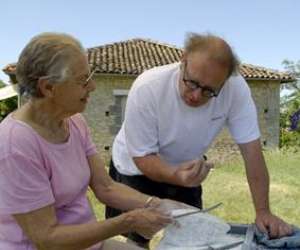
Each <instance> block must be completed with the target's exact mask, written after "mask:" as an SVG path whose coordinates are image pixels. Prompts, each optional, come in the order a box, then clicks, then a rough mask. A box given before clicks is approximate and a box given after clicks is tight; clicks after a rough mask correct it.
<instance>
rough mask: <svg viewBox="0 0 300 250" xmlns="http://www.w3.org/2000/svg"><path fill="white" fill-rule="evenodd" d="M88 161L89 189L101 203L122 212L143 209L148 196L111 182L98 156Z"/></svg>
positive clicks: (91, 157)
mask: <svg viewBox="0 0 300 250" xmlns="http://www.w3.org/2000/svg"><path fill="white" fill-rule="evenodd" d="M88 161H89V165H90V169H91V181H90V187H91V189H92V190H93V192H94V193H95V195H96V197H97V198H98V199H99V200H100V201H101V202H103V203H104V204H107V205H109V206H111V207H115V208H118V209H121V210H124V211H126V210H131V209H135V208H143V207H145V204H146V202H147V200H148V199H149V196H148V195H145V194H142V193H140V192H138V191H136V190H134V189H133V188H130V187H128V186H126V185H123V184H121V183H118V182H115V181H114V180H112V179H111V177H110V176H109V175H108V174H107V171H106V170H105V168H104V164H103V161H102V159H101V157H100V155H99V154H95V155H92V156H90V157H88Z"/></svg>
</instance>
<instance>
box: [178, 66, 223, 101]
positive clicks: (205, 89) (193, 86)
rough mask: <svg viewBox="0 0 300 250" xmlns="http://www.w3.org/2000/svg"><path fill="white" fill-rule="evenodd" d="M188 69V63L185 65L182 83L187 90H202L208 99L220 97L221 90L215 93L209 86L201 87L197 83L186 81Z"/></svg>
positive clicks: (202, 93)
mask: <svg viewBox="0 0 300 250" xmlns="http://www.w3.org/2000/svg"><path fill="white" fill-rule="evenodd" d="M186 68H187V62H185V63H184V68H183V73H182V74H183V76H182V81H183V83H184V84H185V86H186V87H187V88H189V89H190V90H192V91H195V90H196V89H201V95H202V96H204V97H207V98H212V97H217V96H218V95H219V93H220V91H221V89H220V90H219V91H215V90H213V89H211V88H209V87H207V86H203V85H201V84H200V83H199V82H197V81H194V80H189V79H186V78H185V75H186Z"/></svg>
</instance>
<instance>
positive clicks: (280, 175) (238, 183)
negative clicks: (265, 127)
mask: <svg viewBox="0 0 300 250" xmlns="http://www.w3.org/2000/svg"><path fill="white" fill-rule="evenodd" d="M265 157H266V161H267V166H268V169H269V173H270V179H271V186H270V203H271V208H272V211H273V212H274V213H275V214H277V215H279V216H280V217H282V218H283V219H284V220H286V221H287V222H289V223H293V224H296V225H298V226H300V212H299V211H300V210H299V208H300V154H299V153H293V152H291V151H268V152H265ZM89 197H90V199H91V202H92V205H93V208H94V211H95V213H96V216H97V218H98V219H99V220H103V218H104V211H103V205H102V204H100V203H99V202H97V200H96V199H95V197H94V196H93V195H92V194H91V192H89ZM203 200H204V206H205V207H208V206H211V205H214V204H216V203H218V202H223V206H222V207H219V208H218V209H216V210H215V211H214V212H212V213H213V214H215V215H216V216H218V217H220V218H223V219H224V220H226V221H228V222H235V223H252V222H253V221H254V210H253V205H252V201H251V197H250V193H249V189H248V184H247V180H246V176H245V170H244V166H243V163H242V161H241V159H236V160H234V161H231V162H227V163H224V164H222V165H217V166H216V169H215V170H214V171H213V172H212V173H211V174H210V176H209V177H208V178H207V180H206V181H205V182H204V184H203Z"/></svg>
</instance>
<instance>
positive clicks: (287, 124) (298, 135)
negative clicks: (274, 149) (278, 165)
mask: <svg viewBox="0 0 300 250" xmlns="http://www.w3.org/2000/svg"><path fill="white" fill-rule="evenodd" d="M282 64H283V65H284V67H285V69H286V70H287V71H288V72H289V73H290V74H292V75H293V76H294V77H295V78H296V79H297V81H295V82H293V83H288V84H283V85H282V87H281V88H282V90H288V94H287V95H285V96H283V97H282V98H281V101H280V132H281V133H280V146H281V147H290V146H296V147H299V148H300V128H299V127H300V126H299V123H298V122H297V119H296V123H298V126H297V124H296V127H297V129H293V130H292V129H291V127H292V125H294V124H292V120H291V118H292V116H293V114H295V113H296V112H297V111H299V110H300V61H298V62H293V61H289V60H284V61H283V63H282ZM294 121H295V119H294Z"/></svg>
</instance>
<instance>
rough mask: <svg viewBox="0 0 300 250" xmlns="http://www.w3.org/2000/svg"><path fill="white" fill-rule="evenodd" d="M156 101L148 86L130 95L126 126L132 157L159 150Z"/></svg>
mask: <svg viewBox="0 0 300 250" xmlns="http://www.w3.org/2000/svg"><path fill="white" fill-rule="evenodd" d="M154 100H155V98H153V96H151V91H150V90H149V89H148V88H147V85H142V86H139V87H138V88H135V89H133V90H132V91H131V92H130V93H129V96H128V99H127V104H126V111H125V121H124V126H125V140H126V146H127V150H128V153H129V155H130V156H131V157H142V156H145V155H149V154H153V153H157V152H158V150H159V148H158V125H157V124H158V123H157V116H156V106H155V103H154Z"/></svg>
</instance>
